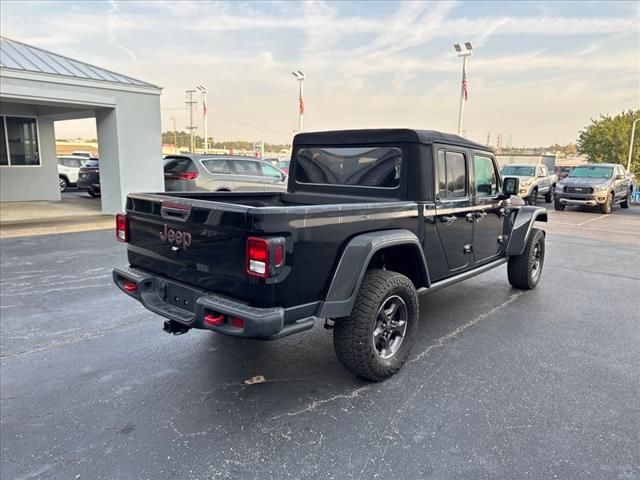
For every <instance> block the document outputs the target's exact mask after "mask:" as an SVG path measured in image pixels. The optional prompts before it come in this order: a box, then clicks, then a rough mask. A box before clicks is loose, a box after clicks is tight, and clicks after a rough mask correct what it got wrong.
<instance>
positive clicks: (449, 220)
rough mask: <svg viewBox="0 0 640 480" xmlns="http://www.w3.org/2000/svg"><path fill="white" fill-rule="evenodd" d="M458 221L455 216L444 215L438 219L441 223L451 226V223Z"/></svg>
mask: <svg viewBox="0 0 640 480" xmlns="http://www.w3.org/2000/svg"><path fill="white" fill-rule="evenodd" d="M457 219H458V217H456V216H455V215H452V216H450V217H447V216H446V215H445V216H443V217H440V221H441V222H442V223H446V224H447V225H451V224H452V223H453V222H455V221H456V220H457Z"/></svg>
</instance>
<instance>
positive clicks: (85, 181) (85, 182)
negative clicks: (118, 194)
mask: <svg viewBox="0 0 640 480" xmlns="http://www.w3.org/2000/svg"><path fill="white" fill-rule="evenodd" d="M77 185H78V188H79V189H81V190H89V189H92V190H94V191H98V192H99V191H100V178H99V177H94V178H92V177H85V178H78V182H77Z"/></svg>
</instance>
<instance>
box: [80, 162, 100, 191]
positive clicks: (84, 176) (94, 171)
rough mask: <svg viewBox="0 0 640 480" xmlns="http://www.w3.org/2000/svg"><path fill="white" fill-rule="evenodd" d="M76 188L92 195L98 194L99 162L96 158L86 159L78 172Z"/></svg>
mask: <svg viewBox="0 0 640 480" xmlns="http://www.w3.org/2000/svg"><path fill="white" fill-rule="evenodd" d="M78 189H79V190H86V191H87V193H88V194H89V195H91V196H92V197H99V196H100V164H99V162H98V159H97V158H93V159H91V160H87V161H86V162H85V164H84V165H83V166H82V167H80V172H79V173H78Z"/></svg>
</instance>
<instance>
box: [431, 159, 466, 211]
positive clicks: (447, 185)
mask: <svg viewBox="0 0 640 480" xmlns="http://www.w3.org/2000/svg"><path fill="white" fill-rule="evenodd" d="M438 189H439V194H438V195H439V196H440V200H454V199H456V198H464V197H466V195H467V168H466V165H465V158H464V155H463V154H461V153H457V152H445V151H444V150H440V151H438Z"/></svg>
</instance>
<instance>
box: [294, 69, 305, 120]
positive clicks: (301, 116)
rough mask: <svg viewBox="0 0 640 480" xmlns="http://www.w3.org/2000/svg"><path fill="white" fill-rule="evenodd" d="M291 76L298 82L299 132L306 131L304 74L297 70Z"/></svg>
mask: <svg viewBox="0 0 640 480" xmlns="http://www.w3.org/2000/svg"><path fill="white" fill-rule="evenodd" d="M291 75H293V76H294V77H296V80H298V109H299V114H298V132H303V131H304V72H303V71H302V70H296V71H295V72H291Z"/></svg>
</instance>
